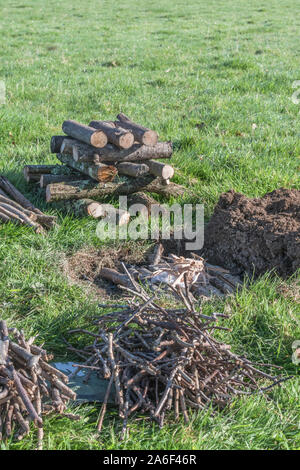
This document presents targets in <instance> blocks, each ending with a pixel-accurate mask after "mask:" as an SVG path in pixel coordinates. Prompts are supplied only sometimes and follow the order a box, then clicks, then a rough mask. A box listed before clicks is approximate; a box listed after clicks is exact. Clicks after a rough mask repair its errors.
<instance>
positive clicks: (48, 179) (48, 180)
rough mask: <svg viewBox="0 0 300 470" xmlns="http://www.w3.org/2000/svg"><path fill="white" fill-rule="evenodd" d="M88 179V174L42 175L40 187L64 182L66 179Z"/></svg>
mask: <svg viewBox="0 0 300 470" xmlns="http://www.w3.org/2000/svg"><path fill="white" fill-rule="evenodd" d="M80 180H86V175H83V174H78V175H40V180H39V181H40V187H41V188H46V186H48V184H52V183H62V182H64V181H80Z"/></svg>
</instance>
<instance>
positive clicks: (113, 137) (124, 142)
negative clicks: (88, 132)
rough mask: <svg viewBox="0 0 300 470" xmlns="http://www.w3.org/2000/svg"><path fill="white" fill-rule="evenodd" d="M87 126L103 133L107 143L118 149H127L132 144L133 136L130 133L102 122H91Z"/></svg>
mask: <svg viewBox="0 0 300 470" xmlns="http://www.w3.org/2000/svg"><path fill="white" fill-rule="evenodd" d="M89 126H90V127H93V128H94V129H100V130H101V131H103V132H104V133H105V135H106V136H107V140H108V142H110V143H111V144H115V145H116V146H117V147H119V148H123V149H128V148H129V147H131V146H132V145H133V143H134V136H133V134H132V133H131V132H130V131H126V130H124V129H119V128H117V127H112V126H111V125H107V123H105V122H104V121H91V122H90V123H89Z"/></svg>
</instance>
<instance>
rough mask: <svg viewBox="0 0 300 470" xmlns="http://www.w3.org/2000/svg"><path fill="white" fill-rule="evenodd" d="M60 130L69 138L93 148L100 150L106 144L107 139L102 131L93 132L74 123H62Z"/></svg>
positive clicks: (93, 130) (90, 128)
mask: <svg viewBox="0 0 300 470" xmlns="http://www.w3.org/2000/svg"><path fill="white" fill-rule="evenodd" d="M62 130H63V131H64V132H65V133H66V134H67V135H69V136H70V137H74V138H75V139H78V140H81V141H82V142H85V143H86V144H90V145H92V146H93V147H97V148H102V147H105V145H106V144H107V137H106V135H105V133H104V132H103V131H101V130H95V129H93V128H92V127H89V126H85V125H84V124H80V123H79V122H76V121H71V120H69V121H64V122H63V125H62Z"/></svg>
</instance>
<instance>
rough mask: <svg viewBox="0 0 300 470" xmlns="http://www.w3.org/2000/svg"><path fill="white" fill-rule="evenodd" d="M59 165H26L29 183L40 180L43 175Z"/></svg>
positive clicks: (25, 169)
mask: <svg viewBox="0 0 300 470" xmlns="http://www.w3.org/2000/svg"><path fill="white" fill-rule="evenodd" d="M56 167H57V165H25V166H24V169H23V174H24V178H25V180H26V181H27V183H30V182H33V181H39V180H40V177H41V175H43V174H45V173H51V172H52V170H54V169H55V168H56Z"/></svg>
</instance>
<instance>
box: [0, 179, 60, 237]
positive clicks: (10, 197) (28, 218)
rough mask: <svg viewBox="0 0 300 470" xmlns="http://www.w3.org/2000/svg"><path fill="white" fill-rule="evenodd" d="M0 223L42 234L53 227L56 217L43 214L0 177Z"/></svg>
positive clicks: (6, 180) (7, 181)
mask: <svg viewBox="0 0 300 470" xmlns="http://www.w3.org/2000/svg"><path fill="white" fill-rule="evenodd" d="M0 221H1V222H14V223H16V224H21V225H26V226H28V227H31V228H33V229H34V230H35V231H36V232H37V233H42V232H44V228H46V229H49V228H51V227H53V226H54V225H55V223H56V217H53V216H50V215H46V214H43V212H41V211H40V210H39V209H37V208H36V207H35V206H34V205H33V204H32V203H31V202H30V201H29V200H28V199H27V198H26V197H25V196H24V195H23V194H22V193H21V192H20V191H19V190H18V189H17V188H15V187H14V185H13V184H12V183H11V182H10V181H9V180H8V179H7V178H6V177H5V176H0Z"/></svg>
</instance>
